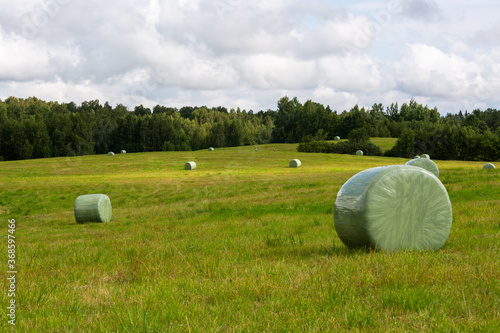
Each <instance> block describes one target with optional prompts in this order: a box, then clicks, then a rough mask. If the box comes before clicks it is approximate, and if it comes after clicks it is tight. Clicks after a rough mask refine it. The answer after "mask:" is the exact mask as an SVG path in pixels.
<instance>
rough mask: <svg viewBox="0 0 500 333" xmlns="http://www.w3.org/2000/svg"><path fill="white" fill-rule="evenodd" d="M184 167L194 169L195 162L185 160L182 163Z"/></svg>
mask: <svg viewBox="0 0 500 333" xmlns="http://www.w3.org/2000/svg"><path fill="white" fill-rule="evenodd" d="M184 169H186V170H194V169H196V163H194V162H193V161H190V162H186V164H184Z"/></svg>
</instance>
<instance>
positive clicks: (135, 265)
mask: <svg viewBox="0 0 500 333" xmlns="http://www.w3.org/2000/svg"><path fill="white" fill-rule="evenodd" d="M387 145H388V146H389V145H390V143H387ZM296 147H297V145H285V144H275V145H262V146H257V148H258V149H257V151H255V148H256V146H253V147H239V148H226V149H215V151H212V152H209V151H206V150H202V151H195V152H158V153H135V154H134V153H132V154H129V153H128V154H117V155H115V156H114V157H108V156H106V155H94V156H83V157H71V158H53V159H41V160H26V161H15V162H0V186H1V192H0V215H1V216H0V217H1V219H2V221H3V222H2V229H1V232H0V236H1V239H2V242H3V244H2V245H1V248H2V249H3V254H2V257H3V258H4V260H3V262H4V265H3V266H2V267H4V272H5V273H4V275H5V277H7V271H8V268H7V229H8V227H7V221H8V219H15V220H16V225H17V227H16V231H15V235H16V259H17V261H16V269H17V271H18V273H17V277H16V278H17V280H16V302H17V306H18V307H17V312H16V315H17V317H16V320H17V322H16V332H277V331H280V332H338V331H367V332H391V331H392V332H401V331H442V332H448V331H453V332H455V331H456V332H469V331H483V332H496V331H499V330H500V269H499V267H500V249H499V245H500V218H499V217H500V211H499V207H500V171H499V169H495V170H482V169H481V167H482V165H483V164H484V163H481V162H455V161H436V163H437V165H438V167H439V169H440V179H441V180H442V182H443V183H444V185H445V187H446V188H447V190H448V192H449V195H450V199H451V202H452V205H453V227H452V230H451V235H450V238H449V239H448V242H447V243H446V245H445V246H444V247H443V248H442V249H441V250H439V251H436V252H423V253H418V252H398V253H383V252H378V251H368V252H363V251H351V250H348V249H347V248H346V247H345V246H344V245H343V244H342V242H341V241H340V240H339V238H338V237H337V235H336V233H335V229H334V222H333V207H334V202H335V198H336V193H337V192H338V190H339V189H340V187H341V186H342V185H343V184H344V183H345V182H346V181H347V180H348V179H349V178H350V177H351V176H353V175H355V174H356V173H357V172H359V171H362V170H365V169H367V168H371V167H376V166H383V165H391V164H404V163H405V162H406V161H407V160H404V159H395V158H384V157H368V156H350V155H333V154H311V153H298V152H297V151H296ZM273 148H274V149H275V150H276V151H273ZM389 148H390V147H389ZM386 149H387V148H386ZM384 150H385V149H384ZM294 158H297V159H299V160H300V161H301V162H302V166H301V167H300V168H296V169H295V168H289V166H288V162H289V161H290V160H291V159H294ZM187 161H195V162H196V164H197V168H196V169H195V170H192V171H186V170H184V163H185V162H187ZM93 193H103V194H106V195H108V196H109V198H110V199H111V203H112V206H113V218H112V221H111V222H110V223H100V224H97V223H88V224H77V223H76V221H75V218H74V215H73V204H74V201H75V199H76V197H78V196H79V195H83V194H93ZM8 289H9V284H8V283H7V280H6V278H4V279H3V293H2V307H1V310H0V313H1V318H3V319H2V323H1V327H2V331H5V332H6V331H7V330H8V329H9V326H10V325H9V324H8V323H7V320H8V318H7V316H6V315H7V308H6V307H7V304H8V302H9V300H10V298H9V297H8Z"/></svg>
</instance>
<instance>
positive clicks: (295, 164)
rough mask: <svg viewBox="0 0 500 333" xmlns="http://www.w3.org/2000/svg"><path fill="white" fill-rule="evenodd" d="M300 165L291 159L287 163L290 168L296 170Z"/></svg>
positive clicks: (298, 161) (297, 161)
mask: <svg viewBox="0 0 500 333" xmlns="http://www.w3.org/2000/svg"><path fill="white" fill-rule="evenodd" d="M301 164H302V163H300V160H297V159H293V160H291V161H290V163H289V165H290V168H298V167H300V165H301Z"/></svg>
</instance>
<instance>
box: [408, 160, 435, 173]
mask: <svg viewBox="0 0 500 333" xmlns="http://www.w3.org/2000/svg"><path fill="white" fill-rule="evenodd" d="M405 165H412V166H416V167H419V168H422V169H425V170H427V171H429V172H431V173H432V174H434V176H436V177H438V178H439V168H438V166H437V164H436V163H434V161H433V160H430V159H428V158H415V159H413V160H411V161H408V162H406V164H405Z"/></svg>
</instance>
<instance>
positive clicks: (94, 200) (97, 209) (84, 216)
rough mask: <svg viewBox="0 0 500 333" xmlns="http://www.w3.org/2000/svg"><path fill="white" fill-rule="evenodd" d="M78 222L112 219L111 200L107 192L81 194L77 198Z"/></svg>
mask: <svg viewBox="0 0 500 333" xmlns="http://www.w3.org/2000/svg"><path fill="white" fill-rule="evenodd" d="M74 211H75V219H76V222H77V223H85V222H109V221H111V215H112V210H111V201H110V200H109V197H108V196H107V195H105V194H86V195H80V196H79V197H77V198H76V200H75V206H74Z"/></svg>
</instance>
